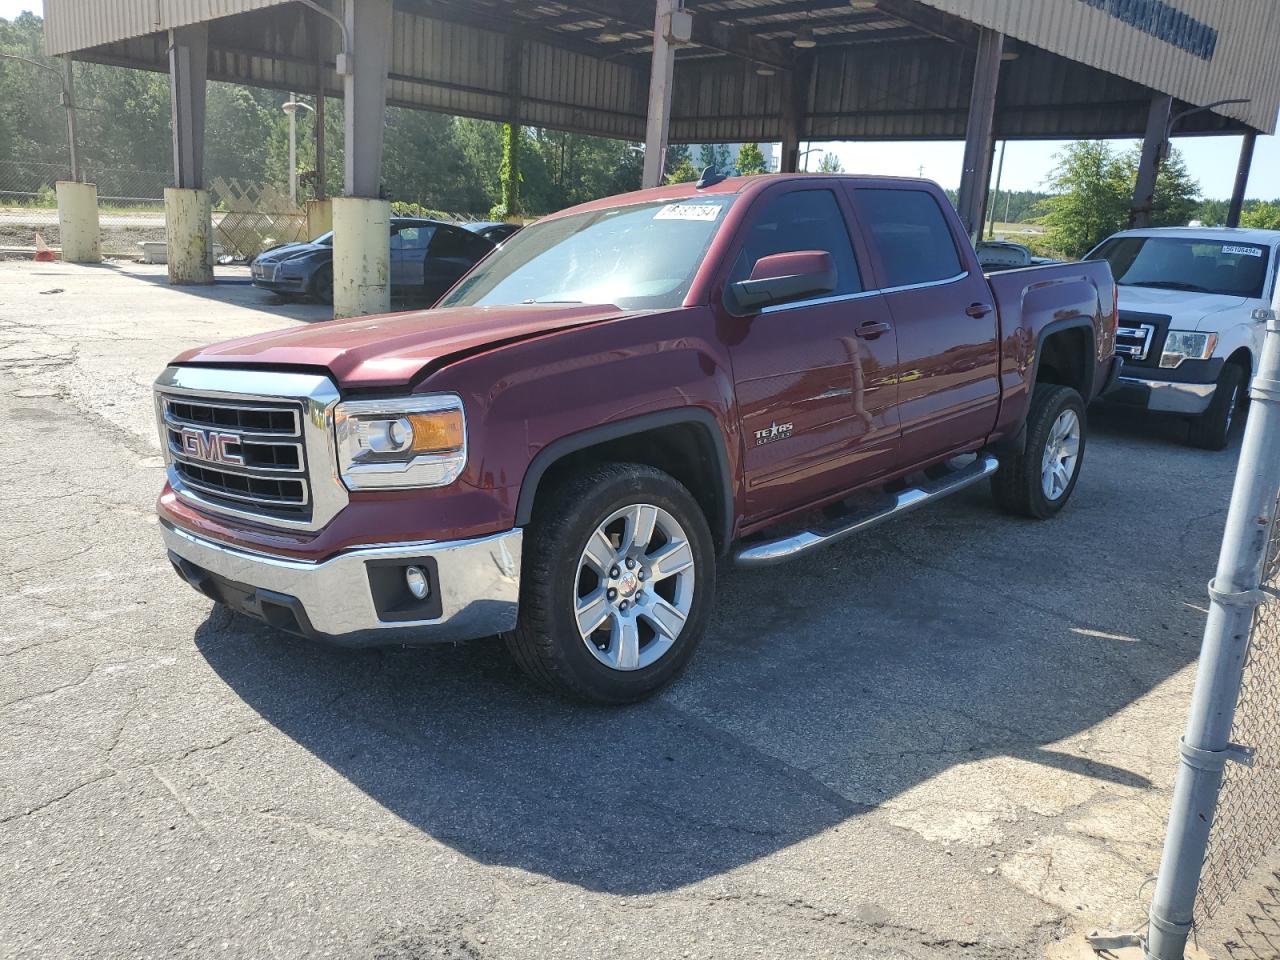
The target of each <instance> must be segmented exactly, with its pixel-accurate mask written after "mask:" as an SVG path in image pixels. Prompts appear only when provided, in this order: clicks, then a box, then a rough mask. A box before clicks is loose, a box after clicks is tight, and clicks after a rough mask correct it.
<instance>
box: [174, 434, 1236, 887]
mask: <svg viewBox="0 0 1280 960" xmlns="http://www.w3.org/2000/svg"><path fill="white" fill-rule="evenodd" d="M1111 446H1112V447H1115V448H1119V446H1120V445H1118V444H1112V445H1111ZM1186 455H1187V454H1186V452H1182V451H1179V452H1175V454H1174V456H1175V457H1184V456H1186ZM1127 457H1128V454H1127V453H1126V452H1125V451H1123V450H1120V449H1116V450H1114V451H1106V450H1104V451H1103V452H1102V453H1100V454H1098V455H1097V456H1096V457H1095V459H1098V460H1103V461H1114V462H1112V463H1109V464H1108V463H1104V464H1102V466H1100V467H1099V472H1100V474H1102V473H1105V471H1106V469H1107V468H1108V467H1111V468H1113V469H1115V468H1117V467H1119V466H1120V465H1123V464H1125V463H1127V462H1128V461H1127V460H1126V458H1127ZM1128 469H1129V470H1130V471H1136V470H1137V467H1136V465H1135V464H1132V463H1129V464H1128ZM1112 484H1113V481H1112V480H1110V479H1105V478H1102V479H1099V480H1098V481H1097V483H1095V484H1092V486H1093V487H1094V489H1092V491H1090V492H1082V493H1081V494H1080V495H1079V496H1081V497H1082V498H1083V499H1082V500H1081V503H1082V504H1085V505H1087V504H1090V503H1091V502H1094V503H1096V500H1097V499H1098V498H1101V499H1104V500H1105V499H1106V498H1107V497H1108V496H1110V491H1111V490H1112ZM1090 485H1091V484H1090V483H1088V482H1087V481H1086V482H1082V487H1088V486H1090ZM1089 496H1092V497H1094V498H1095V500H1094V501H1090V500H1089V499H1087V498H1088V497H1089ZM1183 500H1185V501H1186V503H1185V504H1184V503H1182V502H1181V501H1183ZM1193 500H1194V497H1193V495H1192V493H1191V492H1187V493H1185V494H1183V493H1180V492H1179V491H1177V490H1175V491H1173V492H1172V493H1171V494H1170V501H1171V503H1170V512H1169V513H1168V514H1167V516H1166V515H1160V516H1157V517H1156V518H1154V519H1153V520H1151V521H1150V522H1149V524H1148V529H1147V534H1148V536H1149V537H1150V538H1151V539H1152V541H1153V542H1154V543H1164V542H1169V543H1178V544H1179V545H1180V546H1179V548H1178V550H1176V551H1174V550H1164V549H1152V550H1146V551H1133V550H1132V549H1130V548H1129V547H1128V546H1127V545H1125V544H1122V543H1117V542H1116V540H1115V533H1114V520H1115V516H1114V514H1113V513H1109V512H1107V511H1105V510H1098V509H1091V508H1089V507H1088V506H1081V507H1079V508H1073V509H1069V510H1068V511H1067V512H1066V513H1065V514H1064V515H1063V516H1062V517H1060V518H1059V519H1058V520H1057V521H1056V522H1054V523H1051V524H1034V523H1029V522H1024V521H1020V520H1014V519H1010V518H1006V517H1002V516H1001V515H999V514H998V513H997V512H996V511H995V509H994V508H993V507H992V506H991V505H990V501H989V499H988V498H987V497H986V496H985V491H983V492H978V491H971V492H969V493H966V494H962V495H960V496H959V497H957V498H955V499H954V500H953V502H952V503H950V504H943V505H939V506H938V507H936V508H934V509H932V510H929V511H921V512H919V513H917V514H914V515H912V516H911V517H908V518H906V519H905V520H903V521H902V522H900V523H898V524H896V525H892V526H891V527H885V528H880V529H878V530H876V531H872V532H870V533H868V534H867V535H866V536H864V537H862V538H859V539H857V540H854V541H850V542H847V543H845V544H841V545H839V546H836V547H833V548H831V549H830V550H828V551H826V552H825V553H822V554H820V555H815V556H814V557H813V558H811V559H809V558H806V559H803V560H800V561H796V562H795V563H793V564H792V565H791V566H789V567H787V568H783V569H781V570H774V571H736V572H733V571H727V570H726V571H723V572H722V577H721V583H720V591H719V596H718V600H717V605H716V615H715V619H714V622H713V625H712V627H711V630H710V631H709V634H708V635H707V637H706V638H705V639H704V641H703V644H702V647H701V649H700V650H699V651H698V655H697V656H696V657H695V658H694V664H693V666H692V668H691V669H690V671H689V672H688V673H687V674H686V675H685V677H684V678H683V679H682V680H680V681H679V682H678V683H677V684H676V685H675V686H674V687H672V688H671V689H670V690H669V691H667V692H666V693H664V694H663V695H662V696H660V697H659V698H657V699H656V700H654V701H651V702H648V703H644V704H640V705H637V706H634V707H630V708H627V709H613V710H610V709H594V708H588V707H582V706H575V705H571V704H567V703H565V702H562V701H560V700H557V699H554V698H552V697H549V696H547V695H545V694H543V693H541V692H540V691H537V690H535V689H532V688H531V687H530V686H529V685H528V684H526V682H525V681H524V680H523V679H522V678H521V677H520V676H519V675H518V673H517V672H516V670H515V668H514V667H513V666H512V665H511V664H510V663H509V662H508V660H507V658H506V656H505V652H504V651H503V650H502V649H501V646H500V644H498V643H497V642H495V641H482V642H476V643H472V644H468V645H462V646H458V647H432V648H426V649H420V650H379V651H344V650H335V649H329V648H325V647H320V646H316V645H314V644H310V643H308V642H306V641H303V640H298V639H293V638H290V637H286V636H284V635H281V634H277V633H274V632H273V631H271V630H269V629H267V628H265V627H263V626H260V625H258V624H256V623H254V622H252V621H248V620H244V619H241V618H239V617H237V616H233V615H231V614H229V613H225V612H221V611H215V612H214V613H212V614H211V615H210V617H209V618H208V620H207V621H206V622H205V623H204V624H203V625H202V626H201V627H200V628H199V630H198V632H197V635H196V643H197V645H198V647H199V649H200V651H201V652H202V654H203V656H204V657H205V658H206V659H207V660H208V662H209V664H210V665H211V666H212V667H213V669H214V670H215V671H216V672H217V673H218V674H219V675H220V676H221V677H222V678H223V679H224V680H225V682H226V683H228V684H229V685H230V686H231V688H233V689H234V691H235V692H236V693H237V694H238V695H239V696H240V697H242V698H243V699H244V701H245V702H246V703H248V704H249V705H250V706H251V707H252V708H253V709H254V710H256V711H257V712H258V713H259V714H260V715H261V716H262V717H264V718H265V719H266V720H267V721H269V722H270V723H271V724H273V725H274V726H275V727H276V728H278V729H279V730H280V731H282V732H283V733H285V734H286V735H288V736H289V737H291V738H292V739H293V740H295V741H296V742H297V743H298V744H300V745H301V746H303V747H304V748H305V749H307V750H308V751H310V752H311V753H312V754H313V755H315V756H316V757H317V758H319V759H321V760H322V761H323V762H325V763H326V764H328V765H329V766H330V767H331V768H332V769H333V770H334V771H336V772H337V773H339V774H340V775H341V776H343V777H345V778H346V779H347V780H349V781H350V782H351V783H353V784H355V785H356V786H357V787H359V788H360V789H361V790H362V791H364V792H365V793H366V794H367V795H368V796H370V797H371V798H373V799H374V800H375V801H377V802H378V803H379V804H381V805H382V806H383V807H385V808H386V809H387V810H389V811H391V812H393V813H394V814H395V815H396V816H397V817H399V818H401V819H402V820H404V821H405V822H407V823H409V824H412V825H413V826H414V827H416V828H417V829H419V830H422V831H424V832H425V833H427V834H429V835H430V836H432V837H433V838H435V839H436V840H438V841H440V842H441V843H444V844H447V845H449V846H450V847H453V848H454V849H456V850H458V851H459V852H461V853H463V854H464V855H466V856H468V857H470V858H472V859H474V860H477V861H480V862H484V863H491V864H501V865H506V866H512V867H519V868H522V869H524V870H528V871H532V872H534V873H537V874H541V875H544V876H548V877H552V878H555V879H556V880H560V881H564V882H569V883H573V884H576V885H579V886H581V887H584V888H587V889H590V890H597V891H606V892H610V893H620V894H636V893H645V892H652V891H659V890H669V889H672V888H676V887H680V886H683V885H686V884H689V883H692V882H696V881H699V880H702V879H705V878H707V877H711V876H715V875H719V874H722V873H724V872H726V871H729V870H732V869H734V868H736V867H739V866H742V865H744V864H747V863H750V862H753V861H755V860H757V859H759V858H761V857H764V856H767V855H769V854H772V853H775V852H777V851H779V850H781V849H783V848H786V847H788V846H790V845H792V844H795V843H798V842H800V841H802V840H804V839H806V838H809V837H812V836H813V835H815V834H817V833H820V832H822V831H825V830H827V829H829V828H831V827H834V826H837V825H839V824H841V823H843V822H845V821H847V820H849V819H850V818H855V817H857V816H859V815H860V814H862V813H864V812H865V811H868V810H871V809H873V808H876V807H878V806H880V805H882V804H884V803H886V802H887V801H890V800H892V799H893V798H895V797H897V796H899V795H900V794H902V793H903V791H906V790H909V789H911V788H912V787H914V786H916V785H918V784H921V783H923V782H925V781H927V780H929V779H930V778H932V777H934V776H936V775H937V774H940V773H943V772H945V771H947V770H948V769H950V768H952V767H954V766H957V765H961V764H967V763H971V762H973V761H978V760H983V759H986V758H990V757H1013V758H1017V759H1018V760H1020V761H1025V762H1027V763H1030V764H1035V765H1037V766H1039V767H1047V768H1049V769H1050V770H1051V771H1053V775H1054V776H1055V777H1058V776H1078V777H1084V778H1093V779H1097V780H1102V781H1106V782H1107V783H1109V784H1118V785H1121V787H1127V788H1145V787H1149V786H1150V782H1149V780H1148V779H1147V776H1146V773H1145V772H1144V767H1143V761H1142V759H1141V758H1140V755H1141V754H1142V752H1143V750H1142V748H1140V747H1136V746H1133V745H1130V744H1127V743H1116V744H1111V745H1109V746H1108V745H1106V744H1103V745H1100V746H1099V748H1098V749H1097V750H1096V751H1092V752H1086V751H1084V750H1082V748H1080V747H1079V745H1078V744H1074V745H1070V746H1064V745H1063V744H1062V743H1061V741H1063V740H1066V739H1068V738H1072V737H1076V736H1077V735H1079V734H1081V733H1082V732H1084V731H1088V730H1090V728H1092V727H1094V726H1095V725H1097V724H1099V723H1100V722H1101V721H1103V720H1105V719H1106V718H1108V717H1110V716H1112V715H1114V714H1115V713H1116V712H1117V711H1120V710H1122V709H1123V708H1125V707H1126V706H1128V705H1129V704H1131V703H1133V701H1135V700H1136V699H1138V698H1140V697H1142V696H1143V695H1144V694H1146V693H1148V692H1149V691H1151V690H1152V689H1153V688H1154V687H1156V686H1157V685H1158V684H1160V683H1161V682H1163V681H1164V680H1166V679H1167V678H1168V677H1170V676H1171V675H1172V674H1173V673H1175V672H1176V671H1178V670H1179V669H1181V668H1182V667H1184V666H1185V665H1186V664H1187V663H1189V662H1190V661H1191V659H1192V658H1193V657H1194V655H1195V651H1196V649H1197V647H1198V639H1199V632H1200V629H1201V619H1200V618H1201V616H1202V615H1201V614H1200V613H1198V612H1197V611H1196V610H1195V609H1194V606H1193V602H1192V601H1194V603H1195V604H1201V603H1202V602H1203V601H1202V595H1203V583H1204V582H1205V580H1206V579H1207V570H1208V568H1209V567H1210V566H1211V564H1212V557H1213V554H1214V550H1213V542H1212V541H1213V540H1214V538H1215V537H1216V535H1217V533H1218V532H1219V529H1220V528H1219V527H1217V526H1214V525H1207V524H1200V525H1199V526H1195V525H1192V524H1190V523H1189V522H1188V520H1187V518H1188V517H1190V516H1191V514H1192V513H1193V511H1191V510H1190V509H1189V505H1190V504H1191V503H1192V502H1193ZM1180 507H1181V508H1184V509H1182V510H1180V509H1179V508H1180ZM1201 512H1203V511H1201ZM1121 570H1123V576H1121V575H1118V573H1119V571H1121ZM1142 583H1153V584H1159V585H1160V589H1159V591H1158V594H1159V596H1158V597H1152V598H1145V597H1144V596H1143V595H1141V594H1140V593H1138V592H1136V591H1135V590H1134V588H1133V585H1134V584H1142ZM1170 597H1176V598H1179V599H1182V598H1185V600H1184V602H1183V603H1176V602H1174V603H1170ZM1104 739H1106V738H1104ZM1169 763H1170V764H1172V763H1173V754H1172V753H1170V757H1169ZM1029 769H1030V768H1029ZM974 802H975V803H977V802H978V800H977V799H975V800H974Z"/></svg>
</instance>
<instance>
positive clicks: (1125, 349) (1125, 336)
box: [1116, 310, 1172, 369]
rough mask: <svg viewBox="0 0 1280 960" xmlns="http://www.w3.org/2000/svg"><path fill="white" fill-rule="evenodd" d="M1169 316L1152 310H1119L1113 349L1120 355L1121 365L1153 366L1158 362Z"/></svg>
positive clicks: (1131, 366) (1167, 330)
mask: <svg viewBox="0 0 1280 960" xmlns="http://www.w3.org/2000/svg"><path fill="white" fill-rule="evenodd" d="M1171 320H1172V318H1171V317H1167V316H1163V315H1161V314H1156V313H1138V312H1137V311H1135V310H1121V311H1120V326H1119V328H1118V329H1117V330H1116V353H1117V354H1119V355H1120V356H1122V357H1124V365H1125V369H1132V368H1134V367H1139V368H1140V367H1154V366H1156V365H1157V364H1159V362H1160V354H1161V353H1162V352H1164V342H1165V339H1166V338H1167V337H1168V336H1169V323H1170V322H1171Z"/></svg>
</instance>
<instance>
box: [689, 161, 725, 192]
mask: <svg viewBox="0 0 1280 960" xmlns="http://www.w3.org/2000/svg"><path fill="white" fill-rule="evenodd" d="M724 178H725V176H724V174H723V173H719V172H717V171H716V168H715V167H714V166H710V167H703V168H702V176H700V177H699V178H698V182H697V183H695V184H694V187H695V189H698V190H702V189H704V188H706V187H714V186H715V185H716V184H717V183H719V182H720V181H721V180H723V179H724Z"/></svg>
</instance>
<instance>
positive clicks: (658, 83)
mask: <svg viewBox="0 0 1280 960" xmlns="http://www.w3.org/2000/svg"><path fill="white" fill-rule="evenodd" d="M682 2H683V0H656V2H655V5H654V6H655V10H654V18H653V59H652V61H651V63H650V68H649V112H648V114H647V120H646V121H645V129H644V176H643V179H642V181H641V184H642V185H643V186H646V187H656V186H657V185H658V184H660V183H661V182H662V174H663V168H664V167H665V166H666V162H667V136H668V133H669V131H670V128H671V82H672V79H673V77H674V75H675V66H676V49H675V47H674V46H673V45H672V44H671V42H670V35H671V17H672V15H673V14H674V13H675V12H676V11H678V10H679V9H680V6H681V3H682Z"/></svg>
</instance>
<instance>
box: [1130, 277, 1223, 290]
mask: <svg viewBox="0 0 1280 960" xmlns="http://www.w3.org/2000/svg"><path fill="white" fill-rule="evenodd" d="M1122 286H1125V287H1154V288H1155V289H1157V290H1187V291H1189V292H1191V293H1213V291H1212V290H1209V289H1208V288H1206V287H1202V286H1199V285H1198V284H1195V283H1183V282H1182V281H1181V280H1138V281H1136V282H1134V283H1125V284H1122Z"/></svg>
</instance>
